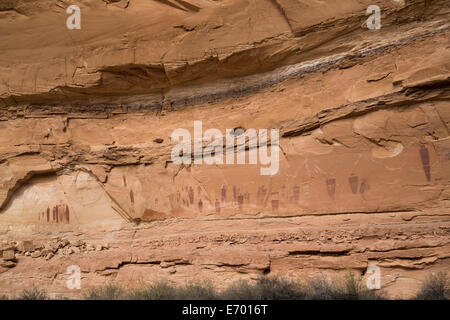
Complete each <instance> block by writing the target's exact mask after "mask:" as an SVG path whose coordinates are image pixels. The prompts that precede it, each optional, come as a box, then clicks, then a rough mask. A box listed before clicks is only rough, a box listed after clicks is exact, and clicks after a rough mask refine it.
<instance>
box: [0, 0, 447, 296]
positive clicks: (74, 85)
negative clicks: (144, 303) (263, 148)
mask: <svg viewBox="0 0 450 320" xmlns="http://www.w3.org/2000/svg"><path fill="white" fill-rule="evenodd" d="M70 4H77V5H79V6H80V8H81V12H82V16H81V17H82V20H81V21H82V25H81V29H80V30H68V29H67V28H66V19H67V17H68V15H67V14H66V12H65V9H66V7H67V6H68V5H70ZM372 4H375V5H378V6H379V7H380V8H381V9H382V20H381V21H382V27H381V29H380V30H369V29H367V28H366V26H365V21H366V19H367V15H366V8H367V7H368V6H369V5H372ZM449 27H450V24H449V1H440V0H433V1H425V0H411V1H375V0H370V1H369V0H368V1H365V0H359V1H357V0H351V1H350V0H346V1H344V0H342V1H341V0H339V1H330V3H325V2H324V1H302V0H260V1H251V0H233V1H231V0H222V1H209V0H188V1H175V0H167V1H150V0H130V1H126V0H121V1H106V0H104V1H102V0H91V1H71V2H70V3H69V1H50V0H46V1H33V0H28V1H25V0H24V1H21V0H11V1H9V0H8V1H4V2H2V4H0V30H2V32H1V33H0V48H1V49H2V50H1V52H0V232H1V233H0V238H1V239H0V241H2V243H1V244H0V245H1V247H0V251H1V252H3V258H2V259H3V260H0V291H1V292H6V293H11V292H16V291H17V290H20V289H21V288H23V287H24V286H27V285H28V284H30V283H36V284H38V285H41V286H44V287H46V288H48V289H49V290H50V291H51V292H56V293H58V292H59V293H63V294H65V295H70V296H79V294H80V292H79V291H77V290H75V291H73V290H68V289H67V288H66V287H65V279H66V278H67V275H66V274H65V273H66V268H67V266H70V265H79V266H80V267H81V270H82V283H83V289H86V288H88V287H89V286H93V285H97V284H101V283H103V282H105V281H108V280H114V281H118V282H120V283H123V284H124V285H128V286H133V285H135V284H137V283H138V282H139V281H140V280H156V279H168V280H169V281H175V282H184V281H186V280H188V279H192V278H197V279H211V280H213V281H214V282H215V283H217V284H218V285H224V284H226V283H229V282H231V281H233V280H236V279H238V278H247V279H255V278H256V277H258V276H261V275H283V276H289V277H293V278H308V277H314V276H317V275H320V274H324V275H326V276H329V277H333V276H335V275H337V274H339V273H341V272H344V271H345V270H346V269H353V270H357V271H359V272H361V273H364V272H365V270H366V269H367V267H368V266H369V265H377V266H379V267H380V268H381V274H382V288H383V289H384V290H386V291H387V292H388V293H389V294H391V295H392V296H402V297H407V296H409V295H411V294H412V293H414V290H416V289H417V287H418V285H419V284H420V282H421V281H422V280H423V279H424V277H425V276H426V275H427V274H428V273H430V272H436V271H447V270H449V261H450V260H449V257H450V246H449V242H450V241H449V233H448V232H449V228H450V223H449V217H450V138H449V132H450V131H449V122H450V108H449V95H450V91H449V85H450V81H449V74H450V71H449V69H450V64H449V61H450V51H449V44H450V43H449V40H448V39H449V35H450V29H449ZM199 120H201V121H202V129H203V132H204V131H206V130H207V129H212V128H215V129H218V130H220V131H222V132H225V131H226V129H233V128H242V129H244V130H247V129H250V128H254V129H263V128H267V129H279V132H280V138H279V147H280V162H279V171H278V173H277V174H275V175H268V176H265V175H261V167H264V165H260V164H256V165H248V164H246V165H245V164H242V165H227V164H222V165H207V164H202V165H197V164H192V165H178V164H175V163H173V162H172V159H171V151H172V150H173V147H174V146H175V144H176V142H174V141H171V139H170V137H171V134H172V132H173V131H174V130H176V129H178V128H184V129H187V130H189V131H190V132H191V133H192V134H193V130H194V121H199ZM272 142H273V141H270V139H269V145H271V143H272ZM248 147H249V146H248V143H247V150H246V153H247V156H248V154H249V153H250V152H252V150H251V148H248ZM24 241H25V242H24ZM11 255H12V256H11Z"/></svg>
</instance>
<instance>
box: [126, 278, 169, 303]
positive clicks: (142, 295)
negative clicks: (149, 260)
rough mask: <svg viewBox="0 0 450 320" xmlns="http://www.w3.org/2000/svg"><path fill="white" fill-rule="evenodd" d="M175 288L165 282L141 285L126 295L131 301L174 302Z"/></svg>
mask: <svg viewBox="0 0 450 320" xmlns="http://www.w3.org/2000/svg"><path fill="white" fill-rule="evenodd" d="M176 291H177V290H176V288H175V287H174V286H172V285H170V284H169V283H167V282H156V283H154V284H151V285H143V286H141V287H140V288H137V289H133V290H131V291H130V292H129V293H128V294H127V299H131V300H174V299H176V296H177V292H176Z"/></svg>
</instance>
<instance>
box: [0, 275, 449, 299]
mask: <svg viewBox="0 0 450 320" xmlns="http://www.w3.org/2000/svg"><path fill="white" fill-rule="evenodd" d="M7 299H9V297H8V296H5V295H0V300H7ZM11 299H17V300H47V299H49V296H48V294H47V292H46V291H45V290H42V289H39V288H37V287H35V286H33V287H32V288H30V289H25V290H23V291H22V292H20V293H19V294H18V295H16V296H14V297H11ZM83 299H86V300H381V299H389V297H388V296H386V295H385V294H384V293H383V292H382V291H381V290H369V289H367V287H366V286H365V283H364V282H363V281H362V279H361V278H360V277H358V276H356V275H355V274H354V273H351V272H349V273H347V274H346V275H345V276H344V277H343V278H342V279H338V280H335V281H330V280H327V279H325V278H317V279H313V280H310V281H309V282H298V281H292V280H289V279H286V278H281V277H273V278H270V277H261V278H259V279H258V280H256V281H254V282H249V281H246V280H240V281H237V282H234V283H232V284H231V285H230V286H228V287H227V288H226V289H223V290H217V289H216V288H214V286H213V284H212V283H211V282H207V281H204V282H189V283H186V284H185V285H178V286H177V285H173V284H170V283H168V282H164V281H160V282H155V283H149V284H142V285H140V286H138V287H136V288H133V289H125V288H123V287H121V286H120V285H117V284H114V283H107V284H105V285H103V286H99V287H94V288H91V289H90V290H88V291H87V292H86V293H85V294H84V295H83ZM412 299H413V300H449V299H450V281H449V279H448V275H447V274H446V273H442V272H441V273H438V274H430V275H429V276H428V277H427V278H426V279H425V280H424V282H423V283H422V286H421V287H420V288H419V290H418V292H417V294H416V295H415V296H414V297H413V298H412Z"/></svg>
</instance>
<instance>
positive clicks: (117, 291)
mask: <svg viewBox="0 0 450 320" xmlns="http://www.w3.org/2000/svg"><path fill="white" fill-rule="evenodd" d="M124 295H125V291H124V290H123V289H122V287H121V286H119V285H115V284H106V285H104V286H101V287H97V288H92V289H90V290H89V292H88V293H87V294H85V295H84V296H83V297H84V299H86V300H121V299H125V296H124Z"/></svg>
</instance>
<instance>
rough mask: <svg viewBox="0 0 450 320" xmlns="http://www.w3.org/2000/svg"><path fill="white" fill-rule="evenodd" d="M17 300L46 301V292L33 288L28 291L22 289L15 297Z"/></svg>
mask: <svg viewBox="0 0 450 320" xmlns="http://www.w3.org/2000/svg"><path fill="white" fill-rule="evenodd" d="M16 299H17V300H47V299H48V296H47V292H46V291H45V290H43V289H38V288H37V287H35V286H33V287H31V288H30V289H24V290H23V291H22V292H21V293H19V295H18V296H17V297H16Z"/></svg>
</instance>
